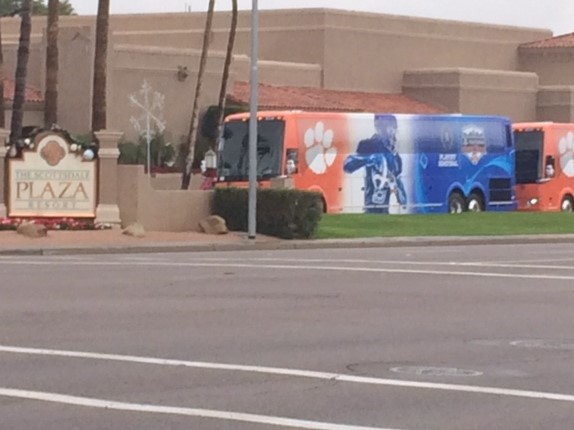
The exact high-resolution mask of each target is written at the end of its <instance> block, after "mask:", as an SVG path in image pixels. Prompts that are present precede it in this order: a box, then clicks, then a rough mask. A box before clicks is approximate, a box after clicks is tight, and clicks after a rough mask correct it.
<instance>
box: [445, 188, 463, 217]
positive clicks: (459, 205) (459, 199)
mask: <svg viewBox="0 0 574 430" xmlns="http://www.w3.org/2000/svg"><path fill="white" fill-rule="evenodd" d="M465 205H466V202H465V201H464V197H463V196H462V195H461V194H460V193H457V192H454V193H451V195H450V196H448V213H449V214H460V213H462V212H464V208H465Z"/></svg>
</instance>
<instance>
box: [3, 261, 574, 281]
mask: <svg viewBox="0 0 574 430" xmlns="http://www.w3.org/2000/svg"><path fill="white" fill-rule="evenodd" d="M56 263H57V264H61V265H66V266H108V267H109V266H121V267H124V268H125V267H126V266H128V265H131V266H145V267H148V268H149V267H152V266H156V267H200V268H201V267H229V268H237V269H263V270H269V269H280V270H293V269H298V270H314V271H334V272H363V273H402V274H409V275H437V276H469V277H478V278H507V279H508V278H511V279H543V280H549V281H574V276H559V275H528V274H519V273H496V272H452V271H446V270H413V269H383V268H380V267H333V266H296V265H288V264H267V265H260V264H240V263H228V262H221V263H177V262H169V263H167V262H152V261H149V262H137V261H133V262H128V261H123V262H119V261H107V262H104V261H82V262H80V261H69V262H63V261H58V262H54V261H9V262H8V261H0V264H7V265H23V266H55V265H56Z"/></svg>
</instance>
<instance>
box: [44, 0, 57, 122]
mask: <svg viewBox="0 0 574 430" xmlns="http://www.w3.org/2000/svg"><path fill="white" fill-rule="evenodd" d="M59 3H60V2H59V0H48V29H47V48H46V92H45V96H44V102H45V105H44V125H45V126H46V127H51V126H52V125H53V124H56V123H57V122H58V12H59V6H60V4H59Z"/></svg>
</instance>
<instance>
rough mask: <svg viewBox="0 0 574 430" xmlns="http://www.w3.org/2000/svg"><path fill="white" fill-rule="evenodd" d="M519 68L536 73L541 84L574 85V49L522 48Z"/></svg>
mask: <svg viewBox="0 0 574 430" xmlns="http://www.w3.org/2000/svg"><path fill="white" fill-rule="evenodd" d="M519 52H520V64H519V69H520V70H523V71H529V72H533V73H536V74H537V75H538V76H539V77H540V85H547V86H552V85H574V49H573V48H570V49H568V48H559V49H556V48H548V49H540V48H537V49H533V48H530V49H521V50H520V51H519Z"/></svg>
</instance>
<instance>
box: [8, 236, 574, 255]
mask: <svg viewBox="0 0 574 430" xmlns="http://www.w3.org/2000/svg"><path fill="white" fill-rule="evenodd" d="M525 243H548V244H555V243H574V235H530V236H465V237H432V236H428V237H386V238H383V237H381V238H364V239H323V240H281V239H277V238H273V237H269V236H263V235H257V238H256V240H249V239H248V238H247V236H246V234H245V233H234V232H232V233H229V234H227V235H220V236H210V235H207V234H203V233H196V232H181V233H168V232H147V233H146V237H144V238H141V239H138V238H134V237H129V236H126V235H123V234H122V233H121V231H120V230H99V231H49V232H48V237H44V238H38V239H30V238H28V237H24V236H21V235H19V234H17V233H16V232H14V231H0V256H7V255H78V254H117V253H151V252H209V251H240V250H280V249H328V248H331V249H332V248H381V247H405V246H464V245H482V244H525Z"/></svg>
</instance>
